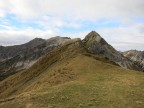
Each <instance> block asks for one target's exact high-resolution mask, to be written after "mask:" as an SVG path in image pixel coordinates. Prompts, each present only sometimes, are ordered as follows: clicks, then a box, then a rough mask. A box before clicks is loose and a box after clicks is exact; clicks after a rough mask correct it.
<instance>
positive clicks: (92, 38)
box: [84, 31, 108, 45]
mask: <svg viewBox="0 0 144 108" xmlns="http://www.w3.org/2000/svg"><path fill="white" fill-rule="evenodd" d="M84 41H85V42H87V43H89V44H91V43H99V44H101V45H104V44H108V43H107V42H106V41H105V40H104V39H103V38H102V37H101V36H100V35H99V34H98V33H97V32H96V31H91V32H90V33H89V34H88V35H87V36H86V37H85V39H84Z"/></svg>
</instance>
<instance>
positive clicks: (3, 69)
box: [0, 37, 70, 80]
mask: <svg viewBox="0 0 144 108" xmlns="http://www.w3.org/2000/svg"><path fill="white" fill-rule="evenodd" d="M68 40H70V38H67V37H53V38H50V39H48V40H44V39H41V38H35V39H33V40H32V41H30V42H28V43H25V44H22V45H15V46H8V47H4V46H1V47H0V80H2V79H4V78H6V77H8V76H9V75H11V74H14V73H16V72H18V71H20V70H23V69H27V68H29V67H31V66H32V65H33V64H34V63H35V62H37V61H38V59H39V58H40V57H42V56H43V55H45V54H47V53H49V52H51V51H52V50H54V49H55V48H58V47H59V46H61V45H62V44H63V43H64V42H66V41H68Z"/></svg>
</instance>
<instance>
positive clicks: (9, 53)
mask: <svg viewBox="0 0 144 108" xmlns="http://www.w3.org/2000/svg"><path fill="white" fill-rule="evenodd" d="M75 40H77V39H70V38H68V37H59V36H57V37H53V38H50V39H48V40H44V39H41V38H35V39H34V40H32V41H30V42H28V43H25V44H22V45H15V46H7V47H4V46H0V80H3V79H5V78H7V77H8V76H10V75H12V74H15V73H17V72H19V71H21V70H25V69H28V68H29V67H31V66H32V65H33V64H34V63H36V62H37V61H38V60H39V58H41V57H42V56H43V55H45V54H48V53H49V52H51V51H53V50H54V49H56V48H58V47H61V46H63V45H65V44H67V43H69V42H75ZM79 40H80V39H79ZM80 41H81V42H82V44H83V47H84V48H85V49H86V51H87V52H88V53H90V54H93V55H99V56H101V57H104V58H107V59H109V60H110V61H112V62H114V63H116V64H118V65H119V66H121V67H124V68H128V69H133V70H138V71H144V67H143V62H142V63H139V62H134V61H133V59H131V58H129V57H125V56H123V54H122V53H120V52H119V51H117V50H115V49H114V48H113V47H112V46H111V45H109V44H108V43H107V42H106V41H105V40H104V39H103V38H102V37H101V36H100V35H99V34H98V33H96V32H95V31H92V32H90V33H89V34H88V35H87V36H86V37H85V39H84V40H80ZM124 55H125V53H124Z"/></svg>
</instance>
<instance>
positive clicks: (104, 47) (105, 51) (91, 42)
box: [83, 31, 141, 70]
mask: <svg viewBox="0 0 144 108" xmlns="http://www.w3.org/2000/svg"><path fill="white" fill-rule="evenodd" d="M83 43H84V45H85V47H86V49H87V50H88V52H90V53H92V54H98V55H100V56H103V57H106V58H108V59H109V60H111V61H113V62H115V63H117V64H118V65H120V66H121V67H124V68H128V69H135V70H141V69H140V68H141V67H140V66H139V65H138V64H134V63H133V62H132V61H131V60H129V59H127V58H125V57H124V56H123V55H122V54H121V53H120V52H119V51H117V50H115V49H114V48H113V47H112V46H111V45H109V44H108V43H107V42H106V41H105V40H104V39H103V38H102V37H101V36H100V35H99V34H98V33H96V32H95V31H92V32H90V33H89V34H88V35H87V36H86V37H85V39H84V40H83Z"/></svg>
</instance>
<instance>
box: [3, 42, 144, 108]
mask: <svg viewBox="0 0 144 108" xmlns="http://www.w3.org/2000/svg"><path fill="white" fill-rule="evenodd" d="M143 92H144V73H143V72H137V71H132V70H128V69H124V68H121V67H120V66H117V65H116V64H115V63H114V62H112V61H109V60H108V59H107V58H105V57H102V56H99V55H95V54H91V53H88V52H87V48H85V46H84V44H83V42H82V41H81V40H80V39H75V40H70V41H68V42H66V43H65V44H64V45H63V46H62V47H59V48H57V49H54V50H53V51H51V52H50V53H48V54H47V55H45V56H43V57H42V58H41V59H40V60H39V61H38V62H37V63H35V64H34V65H33V66H32V67H30V68H29V69H27V70H24V71H21V72H19V73H16V74H14V75H12V76H10V77H8V78H7V79H5V80H3V81H1V82H0V98H1V99H0V108H143V106H144V94H143Z"/></svg>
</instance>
